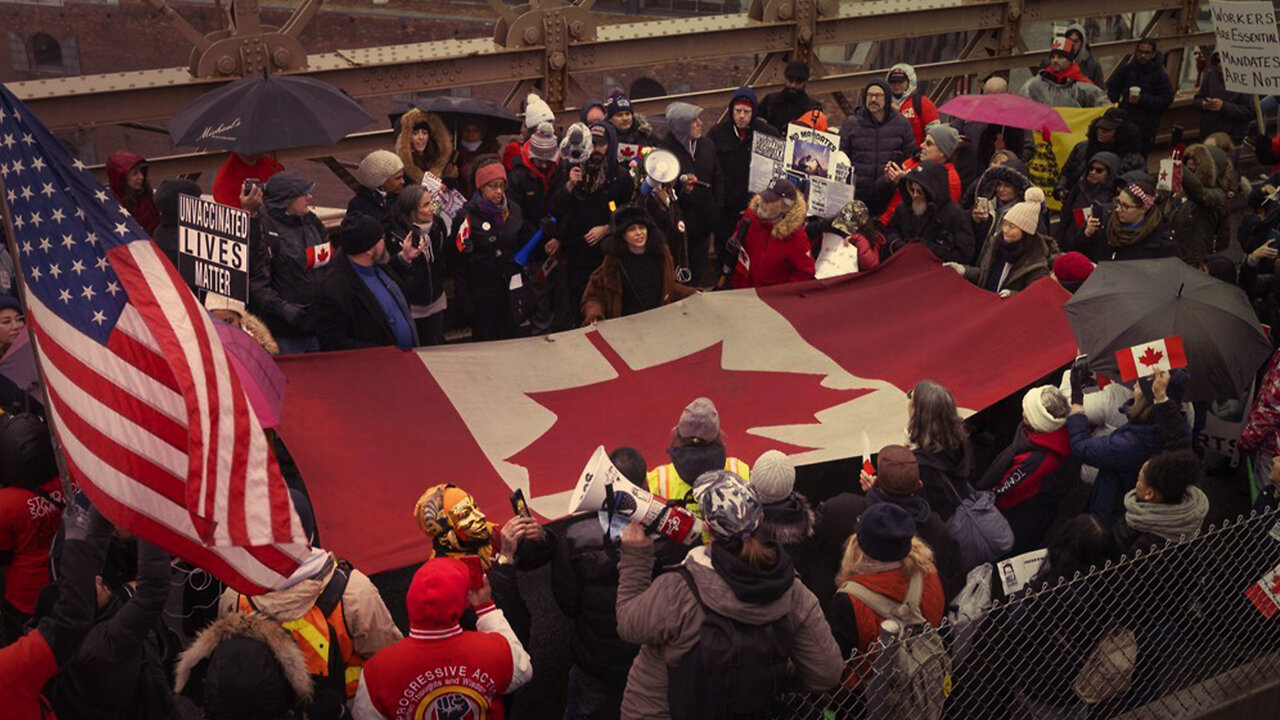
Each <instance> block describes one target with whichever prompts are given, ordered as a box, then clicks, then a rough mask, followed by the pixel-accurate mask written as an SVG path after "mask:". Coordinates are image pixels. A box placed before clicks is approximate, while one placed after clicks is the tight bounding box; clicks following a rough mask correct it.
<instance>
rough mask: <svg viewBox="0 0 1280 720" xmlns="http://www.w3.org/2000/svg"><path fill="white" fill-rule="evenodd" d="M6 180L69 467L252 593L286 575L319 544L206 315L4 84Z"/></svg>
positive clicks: (135, 528)
mask: <svg viewBox="0 0 1280 720" xmlns="http://www.w3.org/2000/svg"><path fill="white" fill-rule="evenodd" d="M0 181H2V185H3V187H4V197H3V198H2V201H3V202H4V203H5V206H6V207H7V209H8V215H9V217H10V219H11V223H12V227H13V234H14V238H13V240H14V243H13V246H14V247H15V248H16V250H17V258H16V260H17V263H18V264H19V265H20V267H21V271H22V278H23V282H24V284H25V287H26V297H25V300H26V303H27V313H28V314H27V321H28V324H29V326H30V328H31V332H32V334H33V336H34V337H35V339H36V341H37V343H38V350H39V353H40V357H41V363H42V368H41V370H42V375H43V377H44V383H45V387H46V388H47V391H48V397H49V403H48V405H47V408H46V410H47V413H48V418H49V421H50V423H51V425H52V427H53V428H54V431H55V433H56V435H57V438H58V441H59V443H60V444H61V446H62V453H63V457H64V458H65V460H66V464H67V469H68V471H69V473H70V475H71V478H72V480H73V481H75V482H76V483H77V484H79V486H80V487H81V488H83V489H84V490H85V492H86V493H87V494H88V495H89V498H90V500H92V501H93V503H94V504H95V505H96V506H97V507H98V508H99V509H100V510H101V511H102V512H103V513H104V514H105V515H106V516H107V517H108V518H109V519H110V520H111V521H112V522H114V523H116V524H117V525H119V526H121V527H123V528H125V529H127V530H129V531H130V532H133V533H134V534H136V535H138V536H139V537H142V538H143V539H145V540H148V541H149V542H152V543H154V544H156V545H158V546H160V547H162V548H164V549H166V550H168V551H170V552H172V553H174V554H175V555H177V556H179V557H182V558H183V559H185V560H187V561H189V562H192V563H194V564H196V565H199V566H201V567H203V568H205V569H206V570H208V571H209V572H211V573H213V574H214V575H215V576H217V577H218V578H220V579H221V580H223V581H224V582H226V583H227V584H229V585H231V586H232V587H235V588H236V589H238V590H240V591H241V592H246V593H252V594H256V593H259V592H263V591H266V590H270V589H272V588H274V587H277V586H278V585H280V584H281V582H282V581H283V580H285V579H286V578H288V577H289V576H290V575H291V574H292V573H293V572H294V571H295V570H296V569H297V568H298V567H299V565H300V563H301V561H302V560H303V559H305V558H306V557H307V554H308V552H309V550H310V549H309V546H308V544H307V541H306V538H305V534H304V532H303V529H302V526H301V523H300V522H299V520H298V516H297V513H296V512H295V510H294V508H293V504H292V502H291V501H290V498H289V493H288V489H287V488H286V486H285V484H284V480H283V478H282V477H281V475H280V470H279V467H278V466H277V465H276V461H275V458H274V457H273V456H272V454H271V453H270V451H269V448H268V443H267V439H266V436H265V435H264V434H263V431H262V427H261V425H260V424H259V422H258V419H257V417H256V415H255V414H254V413H253V411H252V409H251V408H250V406H249V402H248V399H247V397H246V395H245V392H244V390H243V389H242V387H241V385H240V381H239V379H238V377H237V376H236V374H235V372H234V371H233V369H232V367H231V365H230V363H229V362H228V359H227V355H226V353H225V351H224V350H223V348H222V344H221V342H220V340H219V339H218V335H217V333H216V332H215V329H214V327H213V324H212V323H213V321H212V319H211V318H210V317H209V315H208V313H206V312H204V309H203V307H201V305H200V304H199V303H198V302H197V300H196V299H195V297H194V296H193V295H192V294H191V292H190V290H188V289H187V287H186V285H185V284H184V283H183V281H182V279H181V277H180V276H179V275H178V273H177V271H176V270H175V269H174V267H173V266H172V264H171V263H170V262H169V261H168V260H167V259H166V258H165V257H164V255H163V253H162V252H161V251H160V249H159V248H158V247H157V246H156V245H155V244H154V243H153V242H152V241H151V240H150V238H148V236H147V234H146V233H145V232H144V231H143V230H142V228H141V227H140V226H139V225H138V224H137V223H136V222H135V221H134V220H133V218H132V217H130V216H129V214H128V212H127V211H126V210H125V209H124V208H123V207H122V206H121V205H120V204H119V203H118V202H117V201H116V199H115V197H114V196H113V195H112V194H111V193H110V192H109V191H108V190H107V189H106V188H104V187H103V186H102V185H101V184H100V183H99V182H98V181H97V180H96V179H95V178H94V177H93V175H92V174H91V173H90V172H88V170H87V169H86V168H85V166H84V165H83V164H82V163H81V162H80V161H79V160H74V159H73V158H72V157H71V156H70V154H69V153H68V152H67V151H66V150H65V149H64V148H63V146H62V145H61V143H60V142H59V141H58V140H57V139H56V138H55V137H54V136H53V135H52V133H50V132H49V130H48V129H47V128H45V127H44V126H43V124H41V123H40V121H39V120H38V119H37V118H36V117H35V116H34V115H32V114H31V113H30V112H29V111H28V110H27V108H26V106H24V105H23V104H22V103H21V102H20V101H19V100H18V99H17V98H16V97H14V95H13V94H12V93H10V91H9V90H8V88H5V87H3V86H0Z"/></svg>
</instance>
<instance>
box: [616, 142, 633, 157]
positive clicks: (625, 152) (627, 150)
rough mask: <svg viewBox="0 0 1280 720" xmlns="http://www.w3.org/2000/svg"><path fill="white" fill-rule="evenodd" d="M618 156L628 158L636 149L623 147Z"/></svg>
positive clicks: (628, 146)
mask: <svg viewBox="0 0 1280 720" xmlns="http://www.w3.org/2000/svg"><path fill="white" fill-rule="evenodd" d="M619 154H620V155H622V157H624V158H628V157H631V156H632V155H635V154H636V149H635V148H634V147H632V146H630V145H624V146H623V147H622V150H620V151H619Z"/></svg>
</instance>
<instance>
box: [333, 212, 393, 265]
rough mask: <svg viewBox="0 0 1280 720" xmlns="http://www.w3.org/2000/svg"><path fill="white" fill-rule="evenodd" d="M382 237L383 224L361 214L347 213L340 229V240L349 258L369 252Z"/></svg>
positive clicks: (343, 250)
mask: <svg viewBox="0 0 1280 720" xmlns="http://www.w3.org/2000/svg"><path fill="white" fill-rule="evenodd" d="M382 236H383V230H382V223H380V222H378V221H377V220H374V219H373V218H371V217H369V216H368V215H365V214H364V213H360V212H352V213H347V216H346V217H344V218H342V225H340V226H339V227H338V240H339V242H340V243H341V245H342V252H344V253H346V255H347V257H351V256H352V255H359V254H360V253H363V252H367V251H368V250H369V248H371V247H373V246H374V245H377V244H378V241H379V240H381V239H382Z"/></svg>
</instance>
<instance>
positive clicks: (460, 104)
mask: <svg viewBox="0 0 1280 720" xmlns="http://www.w3.org/2000/svg"><path fill="white" fill-rule="evenodd" d="M414 107H416V108H418V109H419V110H421V111H422V112H429V113H435V114H436V115H439V116H440V118H441V119H442V120H444V121H445V122H446V123H447V124H448V125H449V126H450V128H451V129H452V130H453V133H454V134H455V135H457V134H458V127H459V126H460V125H461V120H462V117H461V116H464V115H470V116H473V117H480V118H483V119H484V123H485V129H486V131H487V134H488V135H489V136H491V137H496V136H498V135H504V134H509V133H518V132H520V126H521V123H520V118H518V117H516V114H515V113H513V112H511V111H510V110H508V109H507V108H506V107H504V106H503V105H501V104H499V103H496V102H493V101H492V100H482V99H480V98H471V97H453V96H451V95H434V96H432V97H428V98H423V99H421V100H419V101H417V102H416V103H414Z"/></svg>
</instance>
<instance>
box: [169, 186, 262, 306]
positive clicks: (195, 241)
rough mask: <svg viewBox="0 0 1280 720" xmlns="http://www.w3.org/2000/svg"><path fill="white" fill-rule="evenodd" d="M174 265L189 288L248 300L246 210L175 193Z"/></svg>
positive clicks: (247, 228) (247, 220) (247, 229)
mask: <svg viewBox="0 0 1280 720" xmlns="http://www.w3.org/2000/svg"><path fill="white" fill-rule="evenodd" d="M178 265H179V268H178V269H179V271H180V272H181V273H182V279H183V280H185V281H186V282H187V285H188V286H189V287H190V288H191V289H192V290H205V291H208V292H212V293H217V294H218V295H224V296H226V297H230V298H235V299H236V300H240V301H242V302H248V301H249V213H247V212H245V211H244V210H241V209H240V208H233V207H230V206H227V205H220V204H218V203H216V202H212V201H210V200H202V199H200V198H198V197H194V196H191V195H179V196H178Z"/></svg>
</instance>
